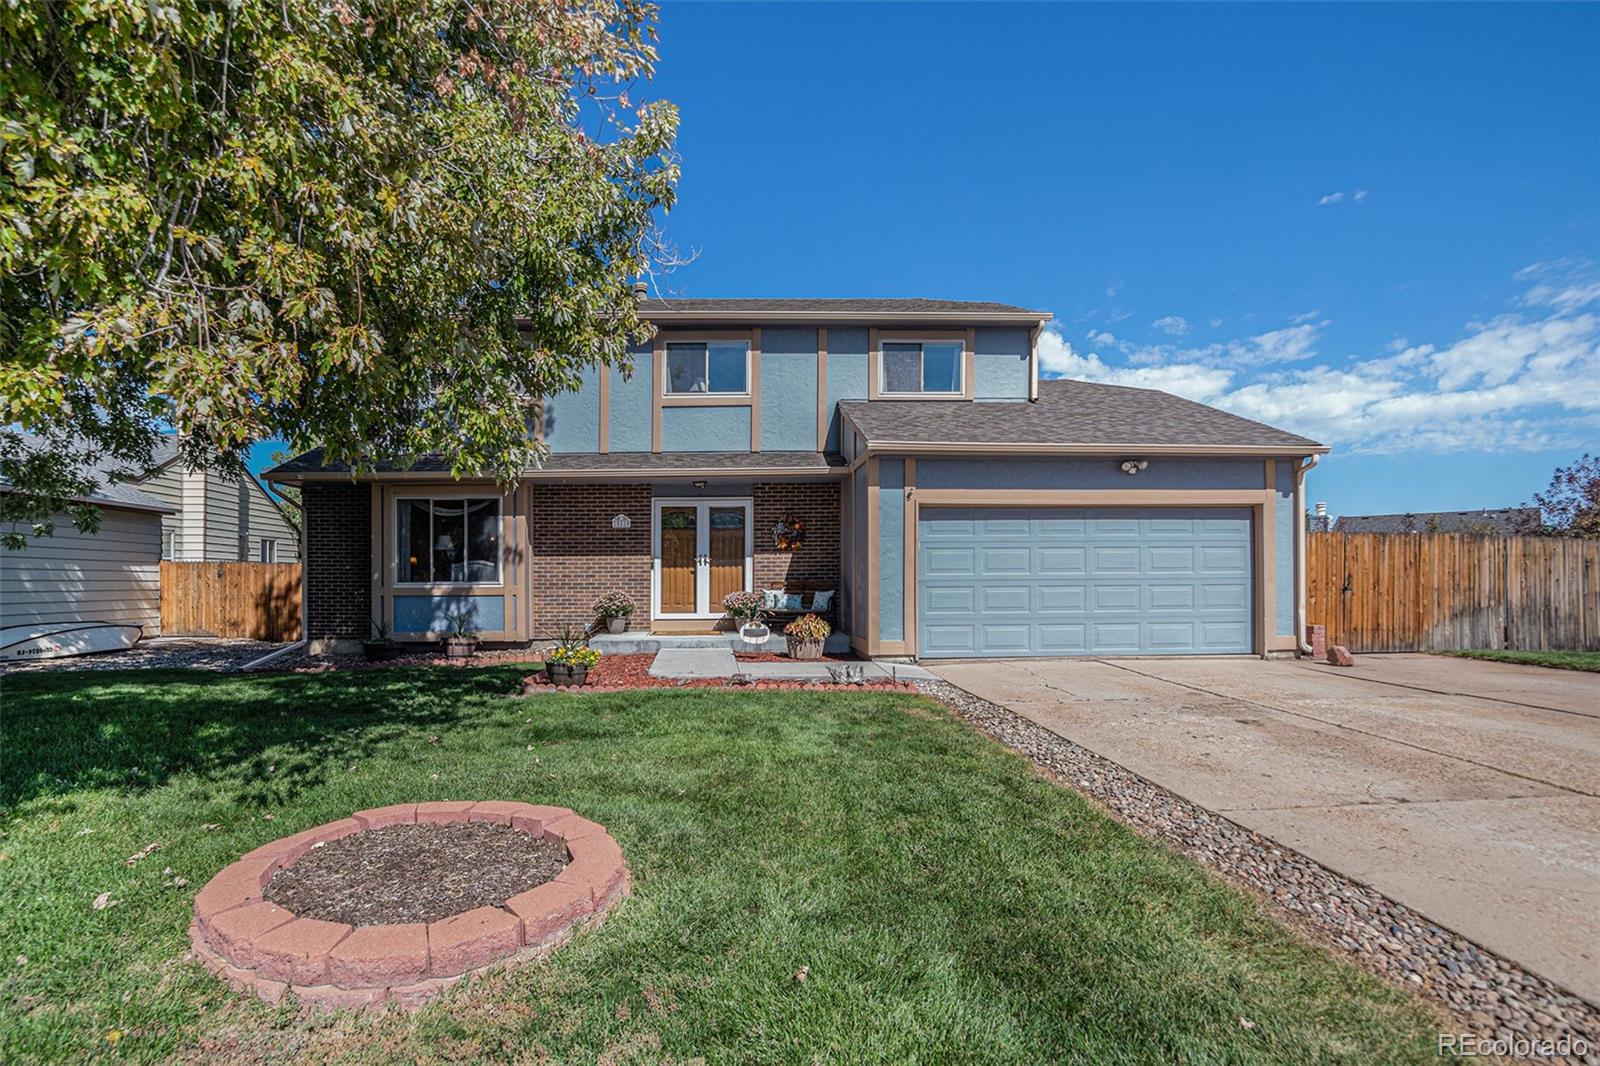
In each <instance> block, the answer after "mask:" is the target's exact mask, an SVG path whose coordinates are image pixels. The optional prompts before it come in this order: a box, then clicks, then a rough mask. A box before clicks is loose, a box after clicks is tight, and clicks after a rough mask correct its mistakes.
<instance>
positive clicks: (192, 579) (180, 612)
mask: <svg viewBox="0 0 1600 1066" xmlns="http://www.w3.org/2000/svg"><path fill="white" fill-rule="evenodd" d="M161 633H162V635H163V636H168V637H172V636H207V637H246V638H248V639H250V640H273V641H283V640H299V639H300V564H299V563H169V562H163V563H162V564H161Z"/></svg>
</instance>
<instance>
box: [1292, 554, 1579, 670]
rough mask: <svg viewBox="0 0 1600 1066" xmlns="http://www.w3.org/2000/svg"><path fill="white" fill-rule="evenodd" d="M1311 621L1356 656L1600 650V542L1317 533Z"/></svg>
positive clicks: (1310, 578)
mask: <svg viewBox="0 0 1600 1066" xmlns="http://www.w3.org/2000/svg"><path fill="white" fill-rule="evenodd" d="M1306 621H1307V622H1308V623H1310V624H1312V625H1325V626H1327V627H1328V643H1329V644H1330V645H1332V644H1343V645H1344V646H1345V647H1347V648H1349V649H1350V650H1351V651H1355V652H1363V651H1364V652H1383V651H1444V650H1450V649H1461V648H1517V649H1522V650H1530V651H1531V650H1566V651H1595V650H1600V541H1593V540H1568V539H1564V538H1557V537H1482V536H1468V535H1465V534H1460V533H1309V534H1307V535H1306Z"/></svg>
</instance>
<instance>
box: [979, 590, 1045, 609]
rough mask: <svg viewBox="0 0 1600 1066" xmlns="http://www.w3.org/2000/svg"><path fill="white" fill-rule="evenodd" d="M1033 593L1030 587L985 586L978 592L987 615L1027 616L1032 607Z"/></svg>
mask: <svg viewBox="0 0 1600 1066" xmlns="http://www.w3.org/2000/svg"><path fill="white" fill-rule="evenodd" d="M1032 593H1033V589H1032V587H1031V586H1029V585H984V586H982V587H981V588H980V589H979V590H978V600H979V602H980V603H981V604H982V605H983V613H984V614H986V615H988V614H1020V615H1025V614H1027V613H1028V610H1029V608H1030V607H1031V605H1032V604H1031V601H1032V599H1033V595H1032Z"/></svg>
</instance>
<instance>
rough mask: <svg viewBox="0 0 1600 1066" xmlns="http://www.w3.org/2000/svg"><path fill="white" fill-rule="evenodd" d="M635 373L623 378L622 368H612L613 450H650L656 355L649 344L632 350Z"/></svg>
mask: <svg viewBox="0 0 1600 1066" xmlns="http://www.w3.org/2000/svg"><path fill="white" fill-rule="evenodd" d="M632 354H633V376H632V377H631V378H628V379H624V378H623V376H622V370H621V369H620V368H617V367H612V368H611V371H610V373H611V395H610V397H609V399H608V405H609V407H610V410H609V412H608V414H607V421H608V422H609V429H610V440H609V442H608V445H607V446H608V447H609V448H610V449H611V450H612V451H614V452H647V451H649V450H650V401H651V396H650V392H651V390H652V389H653V388H654V387H655V356H654V353H653V352H652V350H651V349H650V347H649V346H648V345H646V346H644V347H642V348H640V347H635V348H633V349H632Z"/></svg>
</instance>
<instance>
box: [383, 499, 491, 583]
mask: <svg viewBox="0 0 1600 1066" xmlns="http://www.w3.org/2000/svg"><path fill="white" fill-rule="evenodd" d="M389 499H390V505H389V515H390V518H391V520H392V521H393V526H392V527H391V528H392V529H393V530H394V535H393V536H392V537H390V538H389V539H390V542H391V547H392V550H391V551H390V552H389V577H390V582H389V584H390V587H391V588H395V589H405V590H407V591H408V592H414V591H418V590H435V591H452V590H461V589H499V588H504V587H505V581H506V559H505V547H506V524H505V519H506V497H505V495H504V494H503V493H498V492H482V491H465V492H426V493H405V494H402V493H401V492H396V493H394V495H392V496H391V497H390V498H389ZM414 500H426V501H427V503H428V505H429V508H430V510H429V512H428V514H429V519H428V522H429V527H428V533H429V537H430V538H431V537H432V535H433V524H432V523H433V517H432V516H433V512H432V510H431V508H432V506H433V504H434V502H435V501H440V500H458V501H462V502H463V503H466V502H468V501H472V500H493V501H494V508H495V523H496V524H497V526H498V527H499V528H498V530H497V537H496V543H498V544H499V546H500V558H498V559H496V560H495V561H494V562H495V579H494V580H493V581H433V580H428V581H402V580H400V507H401V505H403V504H406V503H410V502H412V501H414ZM464 520H465V518H464V517H463V521H464ZM466 561H467V562H470V561H471V560H470V559H467V560H466Z"/></svg>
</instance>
